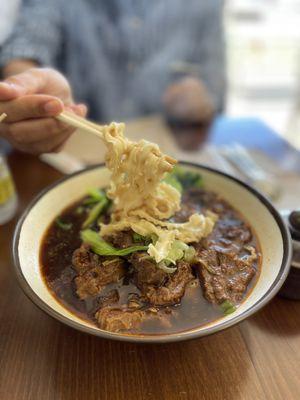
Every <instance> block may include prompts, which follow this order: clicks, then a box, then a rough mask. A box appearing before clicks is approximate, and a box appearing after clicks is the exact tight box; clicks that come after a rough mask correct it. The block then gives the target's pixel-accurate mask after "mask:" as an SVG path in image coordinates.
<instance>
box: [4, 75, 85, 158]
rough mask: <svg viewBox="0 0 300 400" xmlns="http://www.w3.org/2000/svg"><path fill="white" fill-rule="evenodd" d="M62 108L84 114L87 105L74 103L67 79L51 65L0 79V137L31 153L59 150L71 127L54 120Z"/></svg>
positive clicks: (70, 131) (70, 132)
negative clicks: (2, 117)
mask: <svg viewBox="0 0 300 400" xmlns="http://www.w3.org/2000/svg"><path fill="white" fill-rule="evenodd" d="M64 109H67V110H68V111H72V112H74V113H76V114H78V115H79V116H83V117H84V116H85V115H86V113H87V108H86V106H85V105H83V104H74V101H73V98H72V92H71V88H70V85H69V83H68V81H67V80H66V79H65V78H64V76H63V75H61V74H60V73H59V72H57V71H55V70H53V69H50V68H31V69H28V70H26V71H25V72H22V73H20V74H17V75H13V76H10V77H9V78H7V79H6V80H5V81H3V82H0V115H1V114H2V113H6V114H7V118H6V119H5V121H4V122H3V123H1V124H0V136H2V137H4V138H5V139H7V140H8V141H9V142H10V143H11V144H12V145H13V146H14V147H15V148H17V149H18V150H21V151H24V152H28V153H31V154H41V153H46V152H53V151H55V152H56V151H59V150H60V149H61V147H62V145H63V144H64V142H65V141H66V140H67V139H68V137H69V136H70V135H71V134H72V132H73V131H74V128H72V127H70V126H68V125H66V124H64V123H62V122H60V121H58V120H56V119H55V118H53V117H54V116H56V115H58V114H60V113H61V112H62V111H63V110H64Z"/></svg>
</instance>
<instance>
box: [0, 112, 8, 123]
mask: <svg viewBox="0 0 300 400" xmlns="http://www.w3.org/2000/svg"><path fill="white" fill-rule="evenodd" d="M6 117H7V114H5V113H3V114H1V115H0V122H2V121H3V120H4V119H5V118H6Z"/></svg>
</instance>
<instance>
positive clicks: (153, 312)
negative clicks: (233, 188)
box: [40, 188, 261, 335]
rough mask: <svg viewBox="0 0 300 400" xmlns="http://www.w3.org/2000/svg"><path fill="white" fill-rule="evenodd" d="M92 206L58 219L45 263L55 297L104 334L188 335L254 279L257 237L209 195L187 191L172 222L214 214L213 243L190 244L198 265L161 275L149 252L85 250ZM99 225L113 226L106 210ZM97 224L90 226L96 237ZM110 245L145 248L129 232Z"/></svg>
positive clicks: (226, 308)
mask: <svg viewBox="0 0 300 400" xmlns="http://www.w3.org/2000/svg"><path fill="white" fill-rule="evenodd" d="M93 207H95V205H94V204H93V201H89V198H88V197H85V198H83V199H81V200H80V201H78V202H76V203H75V204H73V205H71V206H70V207H68V208H67V209H65V210H64V211H63V212H62V213H61V214H60V215H59V216H58V218H57V219H56V220H55V221H53V223H52V224H51V225H50V227H49V229H48V230H47V232H46V234H45V236H44V239H43V242H42V246H41V250H40V264H41V269H42V274H43V277H44V280H45V282H46V284H47V287H48V288H49V290H50V291H51V293H52V294H53V296H54V297H56V299H57V300H58V301H59V302H60V303H61V304H63V305H64V307H66V308H67V309H68V310H70V311H71V312H72V313H74V314H76V315H77V316H79V317H81V318H82V319H85V320H88V321H91V322H92V323H94V324H95V325H96V326H98V327H100V328H101V329H104V330H108V331H115V332H126V333H132V334H139V333H141V334H150V335H151V334H152V335H155V334H161V333H174V332H182V331H186V330H190V329H192V328H196V327H199V326H203V325H206V324H208V323H210V322H213V321H215V320H216V319H219V318H221V317H223V316H224V315H226V314H229V313H231V312H234V311H235V310H236V308H238V307H239V305H240V303H241V302H242V301H244V299H245V298H246V296H247V294H248V293H249V291H250V290H251V288H253V286H254V284H255V282H256V281H257V278H258V275H259V268H260V263H261V253H260V248H259V244H258V241H257V238H256V236H255V233H254V231H253V230H252V228H251V227H250V226H249V224H248V223H247V222H246V221H245V219H244V218H243V217H242V216H241V215H240V214H239V213H238V212H237V211H236V210H234V209H233V208H232V207H231V206H230V205H229V204H228V203H227V202H226V201H225V200H223V199H222V198H220V197H219V196H218V195H217V194H215V193H213V192H211V191H207V190H205V189H203V188H188V189H185V190H184V193H183V196H182V207H181V210H180V211H179V212H178V213H177V214H175V216H174V217H173V218H172V220H173V221H175V222H185V221H187V220H188V218H189V216H190V215H192V214H193V213H195V212H202V213H204V214H206V213H208V212H213V213H215V214H217V216H218V220H217V222H216V223H215V226H214V229H213V231H212V233H211V234H210V235H209V236H208V237H206V238H204V239H202V240H201V241H200V242H198V243H193V244H192V245H193V248H194V250H195V255H194V257H193V259H191V260H188V261H187V260H180V261H179V262H178V264H177V265H176V267H177V270H176V272H174V273H167V272H165V271H163V270H159V269H158V267H157V266H156V265H155V264H154V263H153V260H151V259H150V257H149V256H148V255H147V253H146V252H145V250H142V251H137V252H136V253H134V254H129V255H126V256H120V257H119V256H117V257H112V256H107V257H105V256H98V255H97V254H94V253H93V252H92V250H91V249H90V248H89V247H88V246H86V245H82V240H81V237H80V231H81V230H82V226H83V224H84V223H85V221H86V219H87V217H88V214H89V213H90V212H91V209H92V208H93ZM100 219H102V221H105V222H107V221H109V206H108V207H107V208H106V209H105V212H104V213H102V215H101V217H100ZM98 222H99V221H98ZM98 226H99V225H98V223H95V222H92V223H91V226H90V228H91V229H92V230H94V231H96V232H97V231H98V230H99V228H98ZM105 240H107V241H108V242H109V243H110V245H112V246H114V248H116V249H126V248H128V247H130V246H132V245H137V244H138V245H147V243H146V241H145V238H142V237H140V238H139V237H138V238H137V237H136V235H135V234H134V233H133V232H132V231H126V232H120V235H118V237H114V238H105Z"/></svg>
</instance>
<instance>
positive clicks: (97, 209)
mask: <svg viewBox="0 0 300 400" xmlns="http://www.w3.org/2000/svg"><path fill="white" fill-rule="evenodd" d="M107 204H108V200H107V198H106V197H104V198H103V199H102V200H101V201H99V203H97V204H95V205H94V206H93V208H92V209H91V210H90V212H89V213H88V216H87V218H86V220H85V221H84V222H83V224H82V227H83V228H87V227H88V226H90V225H92V224H93V223H94V222H95V221H96V220H97V218H98V217H99V216H100V214H101V213H102V211H103V210H104V208H105V207H106V206H107Z"/></svg>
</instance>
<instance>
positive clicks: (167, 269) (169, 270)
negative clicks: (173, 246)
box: [157, 261, 177, 274]
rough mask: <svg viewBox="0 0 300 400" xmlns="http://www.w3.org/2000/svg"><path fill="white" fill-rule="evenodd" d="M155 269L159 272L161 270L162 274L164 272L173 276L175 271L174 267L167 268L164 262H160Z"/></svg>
mask: <svg viewBox="0 0 300 400" xmlns="http://www.w3.org/2000/svg"><path fill="white" fill-rule="evenodd" d="M157 267H158V268H159V269H161V270H163V271H164V272H166V273H167V274H173V272H175V271H176V270H177V268H176V267H168V266H167V265H166V263H165V261H160V262H159V263H158V264H157Z"/></svg>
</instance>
